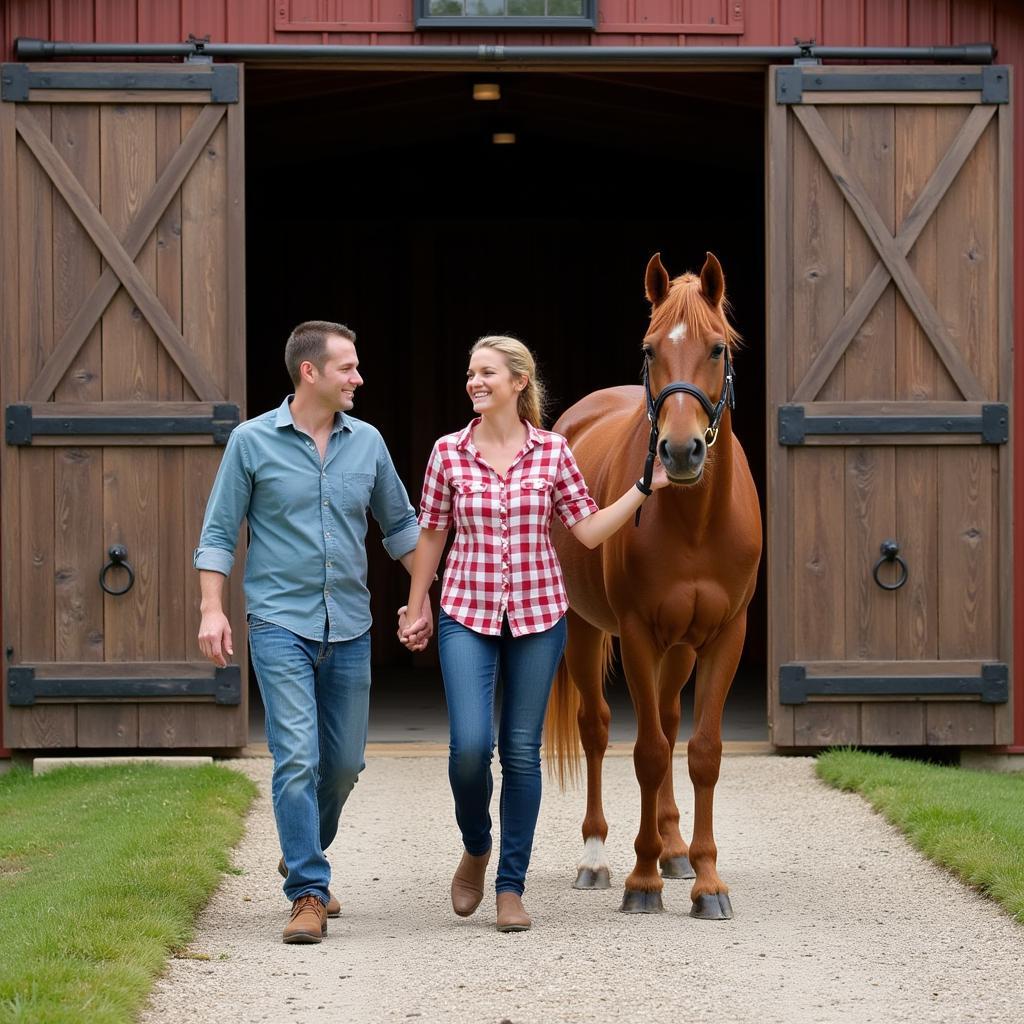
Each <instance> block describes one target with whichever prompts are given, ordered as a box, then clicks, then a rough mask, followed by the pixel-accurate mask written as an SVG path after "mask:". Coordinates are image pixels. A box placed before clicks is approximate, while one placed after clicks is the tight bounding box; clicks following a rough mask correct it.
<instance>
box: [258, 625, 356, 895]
mask: <svg viewBox="0 0 1024 1024" xmlns="http://www.w3.org/2000/svg"><path fill="white" fill-rule="evenodd" d="M249 649H250V651H251V652H252V664H253V668H254V669H255V670H256V679H257V681H258V683H259V687H260V693H261V694H262V696H263V706H264V707H265V708H266V710H267V744H268V746H269V747H270V753H271V754H272V755H273V758H274V777H273V783H272V785H271V793H272V795H273V800H274V817H275V818H276V820H277V834H278V838H279V839H280V841H281V852H282V853H283V854H284V862H285V865H286V866H287V868H288V878H287V879H286V881H285V883H284V892H285V895H286V896H287V897H288V899H290V900H296V899H298V898H299V897H300V896H305V895H306V894H307V893H312V894H313V895H314V896H316V897H318V898H319V899H320V901H321V902H322V903H327V900H328V895H327V889H328V886H329V885H330V881H331V869H330V865H329V864H328V863H327V858H326V857H325V856H324V850H326V849H327V848H328V847H329V846H330V845H331V843H332V842H333V841H334V837H335V835H337V832H338V819H339V818H340V816H341V809H342V807H344V806H345V800H346V799H347V798H348V795H349V793H350V792H351V791H352V787H353V786H354V785H355V783H356V779H357V778H358V777H359V773H360V772H361V771H362V770H363V767H364V763H363V755H364V753H365V751H366V728H367V718H368V715H369V708H370V634H369V631H367V632H366V633H364V634H363V635H362V636H360V637H356V638H355V639H354V640H342V641H339V642H337V643H328V642H327V639H326V633H325V635H324V639H323V640H322V641H316V640H307V639H306V638H305V637H301V636H296V634H295V633H293V632H291V630H288V629H285V628H284V627H283V626H276V625H274V624H273V623H272V622H265V621H263V620H262V619H257V618H255V617H254V616H250V617H249Z"/></svg>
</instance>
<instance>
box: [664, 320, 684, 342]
mask: <svg viewBox="0 0 1024 1024" xmlns="http://www.w3.org/2000/svg"><path fill="white" fill-rule="evenodd" d="M668 336H669V338H670V339H671V340H672V344H673V345H678V344H680V342H683V341H686V324H685V323H678V324H676V325H675V327H673V328H672V330H671V331H669V332H668Z"/></svg>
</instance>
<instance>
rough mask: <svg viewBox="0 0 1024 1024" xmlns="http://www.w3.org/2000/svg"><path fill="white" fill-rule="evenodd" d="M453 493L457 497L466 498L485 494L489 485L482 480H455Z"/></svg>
mask: <svg viewBox="0 0 1024 1024" xmlns="http://www.w3.org/2000/svg"><path fill="white" fill-rule="evenodd" d="M452 491H454V493H455V494H456V495H457V496H462V497H466V496H469V495H473V494H485V493H486V491H487V484H485V483H484V482H483V481H482V480H453V481H452Z"/></svg>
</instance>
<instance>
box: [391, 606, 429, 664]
mask: <svg viewBox="0 0 1024 1024" xmlns="http://www.w3.org/2000/svg"><path fill="white" fill-rule="evenodd" d="M429 601H430V599H429V597H428V598H427V599H426V600H425V601H424V602H423V604H424V606H425V608H426V613H425V614H424V613H423V612H421V613H420V617H419V618H418V619H416V621H415V622H409V608H408V606H407V605H404V604H403V605H402V607H401V608H399V609H398V639H399V640H400V641H401V642H402V644H403V645H404V646H405V647H407V648H408V649H409V650H410V651H423V650H426V648H427V644H428V643H430V637H431V635H432V634H433V632H434V623H433V616H432V614H431V612H430V604H429Z"/></svg>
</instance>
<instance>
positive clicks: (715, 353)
mask: <svg viewBox="0 0 1024 1024" xmlns="http://www.w3.org/2000/svg"><path fill="white" fill-rule="evenodd" d="M724 351H725V346H724V345H723V344H722V343H721V342H719V343H718V344H717V345H715V347H714V348H713V349H712V350H711V358H712V359H721V358H722V353H723V352H724Z"/></svg>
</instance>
